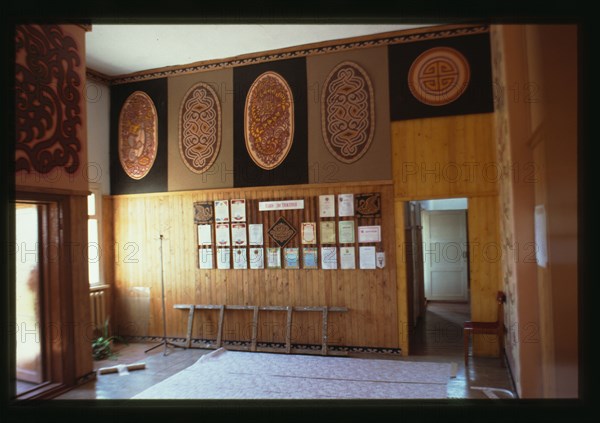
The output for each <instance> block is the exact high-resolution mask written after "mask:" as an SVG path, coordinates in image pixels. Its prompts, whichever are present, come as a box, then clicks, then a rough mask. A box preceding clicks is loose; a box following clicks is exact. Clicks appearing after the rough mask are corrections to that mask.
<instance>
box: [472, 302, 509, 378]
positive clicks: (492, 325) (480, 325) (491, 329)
mask: <svg viewBox="0 0 600 423" xmlns="http://www.w3.org/2000/svg"><path fill="white" fill-rule="evenodd" d="M496 301H497V302H498V317H497V319H496V321H495V322H472V321H467V322H465V324H464V328H463V341H464V344H465V367H467V366H468V365H469V338H471V335H482V334H489V335H496V336H497V337H498V343H499V344H500V359H502V357H503V356H504V332H505V328H504V303H505V302H506V294H504V292H502V291H498V294H497V295H496ZM501 363H502V362H501Z"/></svg>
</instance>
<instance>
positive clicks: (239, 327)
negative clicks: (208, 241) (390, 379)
mask: <svg viewBox="0 0 600 423" xmlns="http://www.w3.org/2000/svg"><path fill="white" fill-rule="evenodd" d="M370 192H379V193H381V200H382V201H381V203H382V204H381V210H382V216H381V218H377V219H376V220H365V221H362V220H361V221H360V223H359V221H358V219H355V222H356V225H358V224H361V225H368V224H374V223H375V224H378V223H377V220H378V221H379V222H380V223H381V225H382V228H381V229H382V238H383V239H382V242H381V243H379V244H378V246H377V248H378V251H384V252H385V254H386V266H385V268H384V269H376V270H358V269H357V270H304V269H299V270H286V269H273V270H250V269H248V270H214V269H210V270H205V269H199V265H198V245H197V242H198V241H197V230H196V225H195V223H194V202H197V201H210V200H223V199H228V200H231V199H236V198H244V199H246V201H247V222H248V223H263V225H264V230H265V236H264V241H265V247H270V246H276V245H275V244H274V243H273V242H272V240H271V239H269V237H268V236H267V235H266V230H268V228H269V226H270V224H272V223H273V222H274V221H275V220H276V219H277V218H278V217H279V216H284V217H285V218H286V219H287V220H288V221H289V222H290V223H292V224H294V225H298V226H299V223H300V222H311V221H312V222H318V221H319V217H318V196H319V195H323V194H342V193H354V194H357V193H370ZM393 194H394V192H393V186H392V184H391V181H375V182H361V183H353V184H311V185H295V186H280V187H264V188H243V189H241V188H237V189H236V188H231V189H218V190H203V191H182V192H169V193H157V194H136V195H119V196H113V197H112V206H113V210H114V211H113V213H114V214H113V216H114V248H115V256H114V260H113V261H112V263H113V266H114V278H115V284H114V295H115V302H114V306H115V311H116V313H115V314H116V316H115V320H114V323H115V326H116V327H117V330H118V332H120V334H122V335H137V336H147V335H153V336H161V335H162V320H161V313H162V311H161V310H162V309H161V274H160V268H161V266H160V253H159V246H160V245H159V236H160V235H161V234H162V235H163V236H164V241H163V251H164V278H165V293H166V304H167V332H168V336H170V337H182V338H184V337H185V335H186V328H187V317H188V315H187V312H184V311H181V310H175V309H173V305H174V304H179V303H186V304H190V303H194V304H226V305H228V304H233V305H258V306H268V305H291V306H330V307H333V306H340V307H347V308H348V309H349V311H348V312H347V313H339V314H332V315H331V316H330V322H329V329H330V332H329V338H330V339H329V342H330V345H332V346H334V345H342V346H365V347H381V348H398V347H399V336H398V303H397V293H396V251H395V247H394V245H395V239H394V233H395V223H394V222H395V221H394V198H393ZM276 199H304V202H305V208H304V209H303V210H285V211H278V212H275V211H269V212H259V211H258V201H259V200H276ZM336 219H337V218H336ZM296 229H297V230H298V231H300V228H299V227H297V228H296ZM401 230H403V228H402V227H401ZM300 239H301V238H300V235H298V236H297V237H296V238H295V239H294V240H293V241H291V242H290V244H289V245H288V246H290V247H300V248H301V247H302V245H301V244H300ZM355 245H356V246H358V244H355ZM319 254H320V253H319ZM356 255H357V267H358V248H357V249H356ZM402 271H404V270H402ZM311 314H313V313H299V314H298V316H294V334H295V337H294V339H293V340H292V342H293V343H299V344H320V343H321V322H320V316H312V315H311ZM199 315H200V313H199ZM285 318H286V316H285V313H276V312H272V313H266V312H265V317H263V315H262V314H261V319H260V321H259V334H258V341H259V342H285V326H286V321H285ZM251 321H252V313H246V312H243V311H239V312H238V311H234V312H232V313H231V315H229V314H228V316H227V318H226V319H225V323H224V329H223V339H224V340H240V341H248V340H250V338H251V335H252V327H251ZM217 325H218V312H217V311H214V312H212V311H206V312H203V313H201V320H197V321H195V324H194V333H193V338H199V339H216V335H217Z"/></svg>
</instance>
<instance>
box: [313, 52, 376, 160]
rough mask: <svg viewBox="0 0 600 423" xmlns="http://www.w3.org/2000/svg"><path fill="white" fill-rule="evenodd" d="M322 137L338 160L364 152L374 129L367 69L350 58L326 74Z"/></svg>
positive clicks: (371, 87) (322, 104)
mask: <svg viewBox="0 0 600 423" xmlns="http://www.w3.org/2000/svg"><path fill="white" fill-rule="evenodd" d="M321 129H322V131H323V141H324V142H325V145H326V146H327V149H328V150H329V152H330V153H331V154H333V156H334V157H335V158H336V159H338V160H339V161H340V162H342V163H354V162H356V161H358V160H359V159H360V158H361V157H362V156H364V155H365V153H366V152H367V150H368V149H369V147H370V146H371V143H372V142H373V135H374V133H375V97H374V95H373V86H372V85H371V80H370V78H369V75H367V72H366V71H365V70H364V69H363V68H362V67H360V66H359V65H358V64H356V63H354V62H342V63H340V64H338V65H337V66H336V67H335V68H333V70H332V71H331V72H330V73H329V75H328V76H327V79H326V80H325V85H324V88H323V94H322V98H321Z"/></svg>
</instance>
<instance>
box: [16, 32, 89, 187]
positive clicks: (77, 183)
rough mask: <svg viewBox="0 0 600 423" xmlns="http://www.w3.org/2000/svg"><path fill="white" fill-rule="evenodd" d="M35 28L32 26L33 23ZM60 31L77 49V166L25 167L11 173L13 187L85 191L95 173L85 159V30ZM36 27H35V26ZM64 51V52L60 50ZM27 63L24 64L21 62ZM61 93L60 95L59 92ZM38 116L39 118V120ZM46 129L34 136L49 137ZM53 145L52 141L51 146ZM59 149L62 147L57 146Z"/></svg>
mask: <svg viewBox="0 0 600 423" xmlns="http://www.w3.org/2000/svg"><path fill="white" fill-rule="evenodd" d="M34 27H35V26H34ZM59 27H60V28H61V30H62V31H63V35H64V36H65V37H70V38H71V39H72V40H73V41H74V43H75V49H76V51H77V55H78V57H79V60H80V64H79V66H76V67H74V68H73V71H74V72H75V73H76V74H77V75H78V76H79V84H78V85H75V83H74V84H73V87H72V88H74V89H76V91H77V92H78V93H79V109H80V110H79V113H76V116H75V118H77V117H79V118H80V123H79V124H77V125H76V138H77V139H78V140H79V152H78V153H77V156H78V158H79V166H78V168H77V170H76V171H75V172H73V173H70V172H67V171H66V170H65V168H64V167H61V166H58V167H55V168H53V169H51V170H50V171H49V172H47V173H39V172H37V171H35V169H32V170H31V171H29V172H27V171H25V170H21V171H19V172H17V173H16V175H15V183H16V185H17V187H21V186H27V187H43V188H51V189H64V190H69V191H87V189H88V176H89V174H88V171H89V172H90V174H91V175H93V174H94V173H95V170H94V169H88V160H87V125H86V97H85V81H86V76H85V69H86V67H85V31H84V30H83V28H81V27H80V26H78V25H59ZM38 28H39V27H38ZM60 54H64V52H62V53H60ZM25 57H26V55H25V54H19V55H18V56H17V60H16V61H17V63H19V64H25V63H26V62H25ZM25 66H27V65H25ZM63 96H64V94H63ZM57 98H62V97H61V96H57ZM59 102H61V103H59V104H58V105H54V106H59V107H62V108H63V113H64V104H63V103H62V100H59ZM41 119H42V118H41V116H40V120H41ZM52 123H53V124H55V123H56V118H55V117H54V119H53V121H52ZM41 127H44V128H45V124H42V125H41ZM19 128H20V125H19V124H18V123H17V131H18V130H19ZM49 133H50V130H48V133H46V134H44V133H42V134H41V135H39V134H38V135H37V137H36V139H40V140H43V139H45V137H47V136H49ZM54 148H56V144H55V145H54ZM61 148H62V147H61ZM19 156H21V154H20V153H19V152H17V157H19Z"/></svg>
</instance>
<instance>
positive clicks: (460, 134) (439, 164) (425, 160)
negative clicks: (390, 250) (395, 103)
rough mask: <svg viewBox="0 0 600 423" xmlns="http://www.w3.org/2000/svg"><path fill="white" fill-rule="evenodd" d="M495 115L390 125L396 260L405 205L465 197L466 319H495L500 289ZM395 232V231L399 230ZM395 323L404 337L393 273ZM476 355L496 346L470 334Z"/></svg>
mask: <svg viewBox="0 0 600 423" xmlns="http://www.w3.org/2000/svg"><path fill="white" fill-rule="evenodd" d="M494 143H495V138H494V115H493V114H491V113H484V114H475V115H463V116H447V117H440V118H426V119H413V120H405V121H395V122H392V158H393V162H392V168H393V180H394V201H395V208H396V210H395V213H396V225H397V226H396V248H397V252H396V256H397V260H398V262H399V263H403V262H404V261H405V260H407V258H406V246H405V234H404V229H403V228H404V225H405V224H404V220H405V216H404V214H405V211H404V208H405V202H406V201H411V200H424V199H433V198H452V197H467V198H468V199H469V213H468V214H469V218H468V225H469V229H468V234H469V236H468V239H469V244H470V246H469V253H470V272H469V277H470V287H471V319H472V320H475V321H494V320H495V319H496V316H497V313H496V311H497V305H496V301H495V298H496V292H497V291H498V289H500V288H501V286H502V285H501V257H497V259H489V258H488V257H487V256H485V255H484V254H483V252H484V250H482V248H485V253H486V254H488V255H492V253H496V252H498V253H501V249H500V242H499V241H500V238H499V230H498V218H499V214H498V212H499V205H498V187H497V185H498V181H499V180H500V178H502V177H505V176H506V175H504V173H503V170H502V169H501V168H500V166H499V165H498V162H497V161H496V151H495V148H496V147H495V144H494ZM398 228H400V229H398ZM396 277H397V285H398V302H399V304H402V305H401V306H399V316H398V317H399V319H400V322H404V323H399V324H400V325H401V327H404V328H405V330H404V332H405V333H404V335H405V336H404V337H405V338H406V335H407V333H406V332H407V329H406V328H407V323H406V322H408V321H409V318H408V314H407V310H408V308H407V301H409V299H408V297H407V296H408V291H407V276H406V272H405V271H404V269H399V270H398V272H397V275H396ZM473 352H474V354H476V355H497V354H498V345H497V342H496V341H495V340H493V339H491V338H490V337H484V336H482V335H477V336H475V341H474V344H473Z"/></svg>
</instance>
